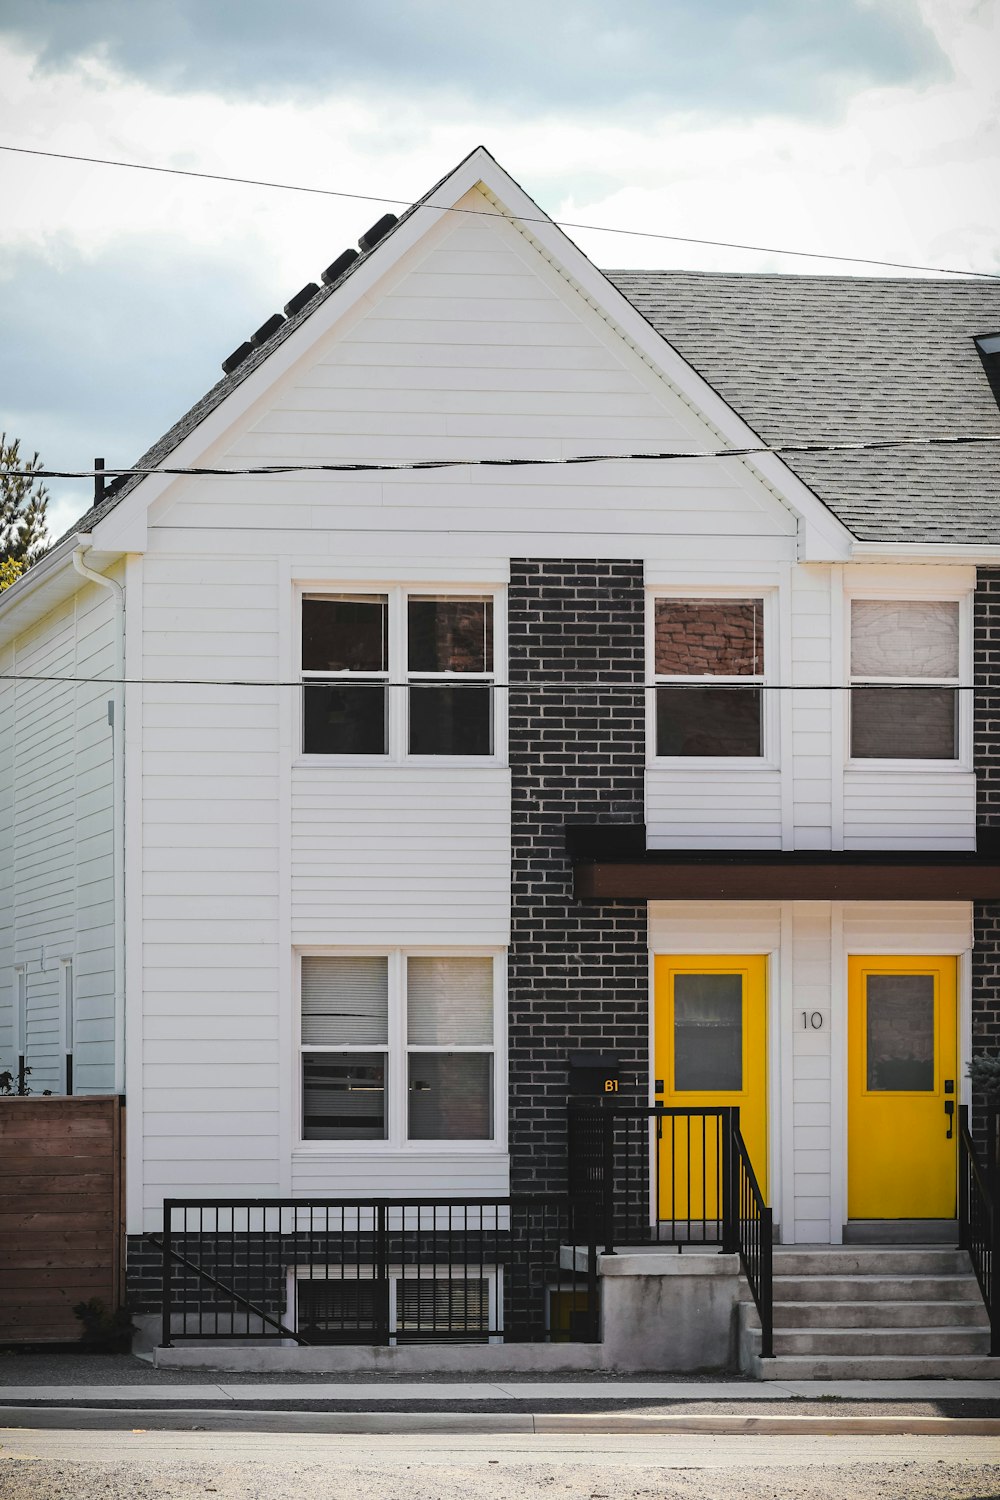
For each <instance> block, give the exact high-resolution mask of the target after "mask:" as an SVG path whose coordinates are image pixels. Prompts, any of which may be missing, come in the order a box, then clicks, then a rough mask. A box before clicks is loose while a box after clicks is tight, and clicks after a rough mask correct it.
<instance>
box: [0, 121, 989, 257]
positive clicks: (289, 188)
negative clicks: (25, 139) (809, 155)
mask: <svg viewBox="0 0 1000 1500" xmlns="http://www.w3.org/2000/svg"><path fill="white" fill-rule="evenodd" d="M0 151H11V152H16V153H17V154H18V155H21V156H44V157H48V158H50V159H52V160H55V161H77V162H87V163H89V164H90V165H91V166H97V167H126V168H129V169H130V170H132V171H135V172H160V173H163V174H164V175H166V176H168V177H194V178H199V179H201V180H202V181H205V182H232V183H238V184H240V185H241V186H243V187H263V188H274V189H277V190H278V191H280V192H287V193H314V194H318V195H319V196H321V197H325V198H350V199H353V200H354V201H356V202H360V203H378V204H386V203H391V204H393V205H394V206H396V207H404V208H412V207H414V206H417V207H420V208H435V209H440V210H442V211H443V212H445V213H450V214H472V215H474V216H478V217H485V218H497V217H500V218H505V219H509V220H510V221H511V222H512V223H520V224H554V225H555V226H556V228H558V229H584V230H587V231H589V232H591V233H594V234H625V235H629V236H630V237H632V238H636V239H646V240H669V241H671V242H672V243H673V244H678V245H707V246H710V247H712V248H713V249H719V250H751V251H753V252H754V253H755V254H758V255H793V256H796V257H797V258H800V259H806V260H835V261H839V262H843V263H846V264H849V265H859V266H881V267H883V268H888V269H890V270H894V271H925V272H930V273H931V274H934V275H938V276H975V277H982V278H983V279H985V280H989V281H998V280H1000V271H967V270H959V269H958V268H957V267H955V266H924V265H917V264H914V263H913V262H911V261H905V260H876V259H874V258H873V257H872V256H869V255H834V254H831V253H829V252H826V251H822V250H786V249H782V248H780V247H778V246H775V245H748V244H742V243H739V242H738V241H734V240H709V239H701V238H697V237H695V236H694V235H689V234H662V233H660V232H659V231H656V230H652V229H618V228H615V226H614V225H612V224H581V223H578V222H576V221H574V220H572V219H550V218H548V217H546V216H543V215H541V214H539V215H537V216H534V217H531V216H528V215H525V214H500V215H497V214H496V213H495V212H492V211H491V210H488V209H480V208H456V207H455V206H454V205H452V204H445V203H420V204H418V205H413V204H410V203H407V201H406V199H405V198H387V197H382V196H379V195H376V194H373V193H348V192H344V191H342V190H339V189H336V188H321V187H309V186H307V185H305V184H302V183H295V182H270V181H268V180H267V179H266V178H259V177H234V176H231V175H229V174H227V173H222V172H195V171H192V170H191V169H190V168H185V167H158V166H153V165H151V164H150V163H149V162H141V161H119V160H116V159H115V158H113V157H106V156H79V155H75V154H73V153H71V152H68V151H41V150H39V149H37V148H36V147H32V146H9V145H3V144H0Z"/></svg>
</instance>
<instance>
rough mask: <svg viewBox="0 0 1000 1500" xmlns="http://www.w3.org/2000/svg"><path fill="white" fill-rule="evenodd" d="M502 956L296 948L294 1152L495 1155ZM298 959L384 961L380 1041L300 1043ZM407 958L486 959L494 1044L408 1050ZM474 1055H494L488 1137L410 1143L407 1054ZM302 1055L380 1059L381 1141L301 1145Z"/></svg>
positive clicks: (500, 1145) (411, 948)
mask: <svg viewBox="0 0 1000 1500" xmlns="http://www.w3.org/2000/svg"><path fill="white" fill-rule="evenodd" d="M505 957H506V953H505V950H504V949H501V948H488V947H487V948H483V947H476V948H458V947H453V946H448V945H446V944H435V945H434V946H433V947H428V946H426V945H425V946H416V945H409V944H408V945H407V946H406V947H394V948H387V947H364V948H359V947H351V948H341V947H337V948H330V947H313V946H310V947H303V948H300V949H297V950H296V958H295V980H294V1001H295V1007H294V1010H295V1055H296V1060H297V1061H296V1069H295V1101H294V1107H295V1126H294V1130H295V1143H294V1147H293V1149H294V1150H295V1152H296V1155H298V1153H299V1152H308V1153H311V1154H313V1155H317V1156H329V1155H348V1156H353V1155H356V1154H357V1153H359V1152H360V1153H362V1154H370V1155H373V1156H378V1155H382V1154H385V1153H387V1152H391V1153H393V1154H395V1153H400V1152H401V1153H402V1154H403V1155H406V1156H426V1155H428V1154H430V1155H435V1156H441V1155H452V1154H454V1153H456V1152H458V1153H460V1154H462V1155H469V1156H482V1155H484V1154H488V1155H502V1154H503V1153H505V1152H506V1148H507V1003H506V1002H507V995H506V971H507V966H506V962H505V961H504V960H505ZM303 958H386V959H387V960H388V980H389V1015H388V1028H387V1040H386V1042H385V1043H384V1044H383V1043H381V1042H365V1043H360V1042H359V1043H353V1042H352V1043H345V1044H343V1045H338V1046H330V1047H319V1046H316V1045H314V1044H313V1043H306V1042H303V1040H302V959H303ZM408 958H489V959H491V960H492V962H493V1041H492V1044H491V1043H487V1042H483V1043H479V1044H476V1045H474V1046H458V1045H455V1046H450V1045H449V1046H441V1047H427V1046H423V1045H420V1046H416V1045H414V1046H413V1047H411V1046H410V1043H409V1041H408V1039H407V1027H406V960H407V959H408ZM411 1051H412V1052H475V1053H487V1054H492V1057H493V1135H492V1137H484V1138H480V1139H477V1140H471V1141H463V1140H443V1141H433V1140H412V1141H411V1140H410V1139H409V1138H408V1136H407V1119H408V1109H407V1103H408V1074H409V1054H410V1052H411ZM306 1052H342V1053H347V1054H350V1053H352V1052H363V1053H371V1052H383V1053H385V1055H386V1090H385V1108H386V1117H387V1118H386V1135H385V1138H384V1139H383V1140H380V1141H337V1140H318V1141H317V1140H305V1139H304V1137H303V1135H302V1112H303V1102H304V1101H303V1088H302V1056H303V1054H304V1053H306Z"/></svg>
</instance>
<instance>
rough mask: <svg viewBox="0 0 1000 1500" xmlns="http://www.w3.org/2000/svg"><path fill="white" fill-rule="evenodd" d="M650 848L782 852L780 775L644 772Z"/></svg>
mask: <svg viewBox="0 0 1000 1500" xmlns="http://www.w3.org/2000/svg"><path fill="white" fill-rule="evenodd" d="M646 825H647V836H648V843H649V847H650V848H651V849H780V848H781V772H780V771H772V770H767V771H719V770H714V769H713V770H710V771H709V770H705V771H699V770H698V767H697V762H694V763H692V765H691V767H690V769H688V768H687V767H685V768H684V769H683V770H677V771H675V770H667V769H665V768H661V767H653V768H651V769H650V770H648V771H647V772H646Z"/></svg>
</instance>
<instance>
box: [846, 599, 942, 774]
mask: <svg viewBox="0 0 1000 1500" xmlns="http://www.w3.org/2000/svg"><path fill="white" fill-rule="evenodd" d="M959 619H960V608H959V603H958V600H957V599H853V600H852V601H851V648H850V650H851V674H850V680H851V716H850V717H851V756H852V757H853V758H854V759H856V760H956V759H957V758H958V754H959V744H958V740H959V732H958V725H959V706H958V699H959V693H958V686H959V678H960V672H961V668H960V653H959Z"/></svg>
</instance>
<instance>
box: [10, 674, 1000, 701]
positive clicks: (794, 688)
mask: <svg viewBox="0 0 1000 1500" xmlns="http://www.w3.org/2000/svg"><path fill="white" fill-rule="evenodd" d="M0 682H56V683H58V682H62V683H68V684H73V683H76V684H79V685H82V686H85V687H240V688H340V687H346V688H351V687H356V688H372V689H373V690H374V689H376V688H378V689H380V690H381V689H382V688H396V689H402V688H406V689H410V688H416V689H418V690H419V689H420V688H423V687H426V688H435V689H436V688H442V687H447V688H464V689H466V690H473V689H477V688H478V689H480V690H482V689H483V688H490V689H493V688H495V689H496V690H497V692H501V693H541V692H552V693H568V692H574V693H576V692H580V693H639V692H655V691H656V690H657V689H658V688H669V689H670V691H671V692H673V691H675V689H680V691H682V692H684V691H697V690H699V689H703V688H711V689H712V690H713V691H714V692H728V693H747V692H753V693H850V692H856V691H859V690H860V691H863V692H866V693H870V692H880V691H882V690H884V691H886V692H907V693H910V692H913V693H926V692H932V693H940V692H946V693H984V694H987V695H988V696H992V697H994V698H995V697H996V696H997V691H996V689H995V688H992V687H985V686H984V687H977V686H975V685H974V684H972V683H957V682H947V683H940V682H904V683H900V682H847V683H844V682H759V681H756V680H754V679H752V678H751V679H749V680H748V681H747V682H745V683H740V682H732V681H728V682H720V681H718V680H717V679H710V678H703V679H701V680H700V681H698V682H682V681H671V680H669V679H668V680H663V679H661V680H658V681H656V682H576V681H559V682H551V681H547V680H543V681H541V682H531V681H526V682H490V681H484V680H483V678H481V677H479V678H470V679H469V680H468V681H464V682H463V681H462V680H461V679H460V678H456V677H435V678H420V679H416V680H415V681H412V682H385V681H384V680H383V679H381V678H367V679H366V678H363V677H354V678H352V677H328V678H315V677H292V678H271V677H81V676H76V675H74V674H73V673H60V672H0Z"/></svg>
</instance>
